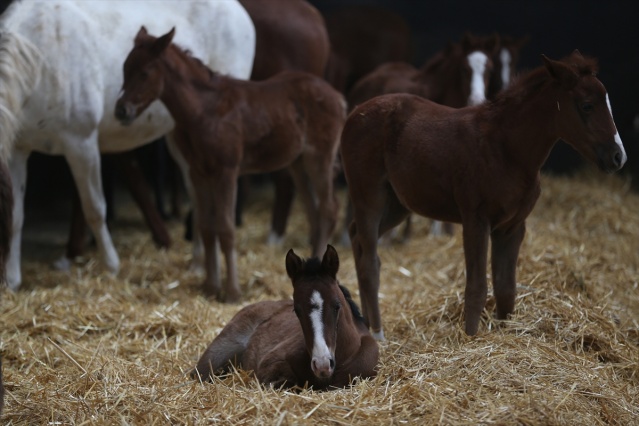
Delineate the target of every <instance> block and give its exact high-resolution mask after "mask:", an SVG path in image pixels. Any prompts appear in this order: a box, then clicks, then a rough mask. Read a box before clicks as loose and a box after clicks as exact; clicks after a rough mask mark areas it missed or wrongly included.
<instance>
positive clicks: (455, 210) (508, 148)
mask: <svg viewBox="0 0 639 426" xmlns="http://www.w3.org/2000/svg"><path fill="white" fill-rule="evenodd" d="M543 61H544V66H542V67H539V68H538V69H535V70H534V71H532V72H531V73H529V74H527V75H526V76H525V77H523V78H521V79H520V80H518V81H517V82H515V83H513V84H512V85H511V87H510V88H508V89H506V90H505V91H504V92H502V93H500V94H499V95H498V96H497V98H496V99H495V100H494V101H493V102H489V103H485V104H482V105H479V106H474V107H467V108H461V109H453V108H448V107H445V106H442V105H439V104H436V103H434V102H431V101H428V100H425V99H423V98H420V97H417V96H413V95H403V94H402V95H399V94H398V95H386V96H381V97H377V98H374V99H372V100H371V101H369V102H367V103H365V104H363V105H360V106H359V107H358V108H356V109H355V110H354V111H353V112H352V113H351V115H350V116H349V118H348V120H347V122H346V125H345V127H344V130H343V135H342V145H341V155H342V162H343V165H344V171H345V174H346V179H347V182H348V188H349V192H350V197H351V199H352V202H353V213H354V221H353V223H352V224H351V228H350V237H351V242H352V248H353V256H354V258H355V265H356V269H357V278H358V283H359V288H360V294H361V299H362V311H363V313H364V317H365V318H366V319H367V320H369V321H370V325H371V328H372V330H373V334H374V336H375V337H377V338H378V339H383V331H382V323H381V316H380V311H379V301H378V290H379V268H380V261H379V258H378V255H377V240H378V237H379V235H381V234H383V233H384V232H386V231H387V230H389V229H390V228H392V227H393V226H395V225H397V224H398V223H400V222H401V221H402V220H403V219H404V218H406V216H407V215H408V214H409V212H415V213H418V214H420V215H422V216H427V217H431V218H433V219H437V220H441V221H447V222H454V223H461V224H462V225H463V244H464V257H465V260H466V290H465V299H466V302H465V306H464V313H465V330H466V333H467V334H470V335H474V334H476V333H477V331H478V327H479V320H480V315H481V312H482V311H483V309H484V306H485V303H486V297H487V280H486V268H487V265H486V263H487V254H488V240H489V237H490V240H491V242H492V247H491V253H492V280H493V289H494V293H495V299H496V303H497V318H499V319H504V318H507V317H508V315H509V314H510V313H512V312H513V309H514V303H515V293H516V281H515V275H516V266H517V258H518V254H519V247H520V245H521V242H522V240H523V237H524V232H525V220H526V217H527V216H528V214H529V213H530V212H531V210H532V209H533V206H534V205H535V202H536V201H537V198H538V196H539V193H540V181H539V170H540V168H541V166H542V164H543V163H544V161H545V160H546V157H547V156H548V154H549V153H550V150H551V148H552V147H553V145H554V144H555V143H556V142H557V141H558V140H559V139H561V140H564V141H565V142H568V143H569V144H571V145H572V146H573V147H574V148H575V149H576V150H577V151H579V152H580V153H581V154H582V155H583V156H585V157H586V158H588V159H590V160H591V161H593V162H594V163H596V164H597V165H598V166H599V167H600V168H601V169H602V170H604V171H606V172H613V171H616V170H618V169H620V168H621V167H622V166H623V164H624V163H625V162H626V153H625V151H624V148H623V145H622V143H621V139H620V137H619V134H618V133H617V129H616V127H615V123H614V121H613V119H612V112H611V110H610V103H609V101H608V95H607V93H606V89H605V88H604V86H603V84H602V83H601V82H600V81H599V80H598V79H597V77H596V76H595V73H596V63H595V61H594V60H592V59H589V58H584V57H582V56H581V54H579V52H575V53H573V54H572V55H571V56H570V57H568V58H566V59H565V60H563V61H554V60H551V59H548V58H546V57H545V56H544V57H543Z"/></svg>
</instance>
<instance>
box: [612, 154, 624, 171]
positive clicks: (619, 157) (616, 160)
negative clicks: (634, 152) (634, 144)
mask: <svg viewBox="0 0 639 426" xmlns="http://www.w3.org/2000/svg"><path fill="white" fill-rule="evenodd" d="M622 159H623V157H622V155H621V152H616V153H615V155H614V157H613V159H612V162H613V163H614V165H615V167H617V168H620V167H621V161H622Z"/></svg>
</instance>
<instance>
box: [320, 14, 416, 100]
mask: <svg viewBox="0 0 639 426" xmlns="http://www.w3.org/2000/svg"><path fill="white" fill-rule="evenodd" d="M324 20H325V21H326V29H327V30H328V36H329V38H330V43H331V54H330V57H329V60H328V64H327V66H326V74H325V78H326V80H327V81H329V82H330V83H331V84H332V85H333V87H335V88H336V89H337V90H339V91H340V92H342V93H344V94H348V92H349V91H350V90H351V88H352V87H353V85H354V84H355V83H356V82H357V81H358V80H359V79H361V78H362V77H364V76H365V75H366V74H368V73H370V72H372V71H373V70H374V69H375V68H377V67H378V66H379V65H382V64H383V63H386V62H399V61H402V62H408V61H410V56H411V31H410V26H409V25H408V23H407V22H406V20H405V19H404V18H403V17H402V16H401V15H399V14H397V13H395V12H393V11H392V10H390V9H387V8H384V7H379V6H371V5H349V6H344V7H340V8H337V9H335V10H332V11H330V12H328V13H326V14H325V15H324Z"/></svg>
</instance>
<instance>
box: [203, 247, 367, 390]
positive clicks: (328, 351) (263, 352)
mask: <svg viewBox="0 0 639 426" xmlns="http://www.w3.org/2000/svg"><path fill="white" fill-rule="evenodd" d="M338 269H339V258H338V255H337V251H336V250H335V249H334V248H333V247H332V246H331V245H328V246H327V248H326V252H325V253H324V256H323V257H322V260H321V261H320V259H319V258H311V259H308V260H302V259H301V258H300V257H298V256H297V255H296V254H295V252H294V251H293V250H292V249H291V250H289V251H288V253H287V254H286V272H287V274H288V276H289V277H290V279H291V281H292V283H293V300H278V301H273V300H269V301H263V302H258V303H254V304H251V305H248V306H246V307H244V308H243V309H242V310H240V311H239V312H238V313H237V314H236V315H235V316H234V317H233V318H232V319H231V321H229V323H228V324H227V325H226V326H225V327H224V328H223V329H222V331H221V332H220V334H219V335H218V336H217V337H216V338H215V339H214V340H213V342H212V343H211V344H210V345H209V346H208V347H207V348H206V351H204V353H203V354H202V357H201V358H200V360H199V361H198V363H197V366H196V367H195V369H194V370H193V371H192V372H191V377H192V378H194V379H199V380H212V378H213V376H214V375H216V374H217V375H219V374H224V373H226V372H228V371H229V370H230V369H231V368H233V367H239V368H243V369H245V370H248V371H252V372H253V374H254V375H255V376H256V377H257V379H258V380H259V381H260V382H261V383H264V384H266V385H271V386H274V387H283V386H284V387H294V386H300V387H304V386H310V387H312V388H313V389H314V390H323V389H329V388H343V387H346V386H348V385H349V384H350V383H352V381H353V380H354V379H355V378H356V377H361V378H369V377H374V376H375V375H376V374H377V371H376V366H377V361H378V359H379V348H378V346H377V342H376V341H375V339H373V337H372V336H371V335H370V333H369V331H368V327H367V325H366V323H365V322H364V319H363V317H362V316H361V313H360V311H359V308H358V307H357V305H356V304H355V302H354V301H353V299H352V298H351V295H350V293H349V291H348V290H347V289H346V288H345V287H343V286H341V285H340V284H339V282H338V280H337V271H338Z"/></svg>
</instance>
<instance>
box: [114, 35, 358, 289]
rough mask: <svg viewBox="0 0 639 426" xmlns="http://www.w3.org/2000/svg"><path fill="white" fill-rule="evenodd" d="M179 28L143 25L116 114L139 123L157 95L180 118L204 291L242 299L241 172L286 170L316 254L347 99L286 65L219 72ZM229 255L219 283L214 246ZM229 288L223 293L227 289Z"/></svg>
mask: <svg viewBox="0 0 639 426" xmlns="http://www.w3.org/2000/svg"><path fill="white" fill-rule="evenodd" d="M174 34H175V28H173V29H172V30H171V31H169V32H168V33H166V34H164V35H163V36H161V37H158V38H156V37H154V36H152V35H150V34H148V32H147V31H146V28H145V27H142V28H141V29H140V31H139V32H138V34H137V35H136V36H135V45H134V47H133V49H132V50H131V52H130V53H129V55H128V56H127V57H126V60H125V61H124V66H123V74H124V83H123V85H122V94H121V96H120V97H119V98H118V101H117V103H116V106H115V115H116V117H117V118H118V120H120V121H121V122H122V123H124V124H126V123H130V122H133V121H134V120H135V119H136V118H137V117H138V116H139V115H140V114H141V113H142V112H143V111H144V110H145V109H146V107H147V106H148V105H149V104H150V103H151V102H153V101H155V100H157V99H159V100H161V101H162V103H163V104H164V105H165V106H166V107H167V108H168V109H169V111H170V112H171V114H172V116H173V118H174V120H175V121H176V143H177V144H178V146H179V148H180V151H181V153H182V155H183V156H184V157H185V158H186V160H187V162H188V163H189V166H190V167H189V169H190V178H191V180H192V182H193V186H194V188H195V191H196V194H197V195H196V200H195V201H196V202H195V207H196V212H197V214H196V216H195V218H197V217H201V218H202V220H201V221H199V225H198V224H196V225H195V229H199V231H200V234H201V237H202V240H203V243H204V253H205V265H204V267H205V271H206V277H205V279H204V282H203V285H202V288H203V290H204V292H205V293H206V294H207V295H209V296H215V297H216V298H217V299H218V300H220V301H229V302H233V301H236V300H238V299H239V297H240V289H239V286H238V284H237V265H236V262H237V261H236V257H237V256H236V251H235V247H234V240H235V227H234V222H233V219H234V217H235V211H234V210H235V198H236V188H237V178H238V176H240V175H243V174H248V173H262V172H268V171H273V170H279V169H282V168H284V167H288V169H289V171H290V172H291V174H292V176H293V180H294V181H295V185H296V188H297V189H298V191H299V192H300V195H301V197H302V201H303V202H304V204H305V205H306V213H307V216H308V219H309V224H310V231H311V232H310V233H311V237H310V241H311V246H312V250H313V254H314V255H316V256H317V255H319V252H320V250H321V248H322V247H324V246H326V244H327V243H328V239H329V237H330V235H331V233H332V232H333V229H334V227H335V221H336V216H337V199H336V197H335V194H334V193H333V172H332V170H333V164H334V162H335V157H336V155H337V150H338V144H339V135H340V131H341V129H342V126H343V124H344V121H345V119H346V105H345V101H344V98H343V96H342V95H341V94H340V93H339V92H337V91H336V90H335V89H333V88H332V87H331V86H330V85H329V84H328V83H326V82H325V81H324V80H322V79H321V78H320V77H317V76H314V75H312V74H309V73H305V72H299V71H287V72H283V73H279V74H277V75H276V76H274V77H272V78H270V79H268V80H264V81H260V82H254V81H241V80H237V79H233V78H231V77H228V76H224V75H221V74H218V73H214V72H212V71H211V70H210V69H209V68H207V67H206V66H204V65H203V64H202V63H201V61H199V60H198V59H196V58H195V57H193V56H191V55H189V54H188V52H185V51H183V50H182V49H181V48H179V47H177V46H176V45H175V44H172V43H171V42H172V40H173V36H174ZM218 243H219V245H220V248H221V250H222V252H223V253H224V256H225V259H226V271H227V279H226V281H225V285H224V289H222V288H221V286H220V278H219V267H218V263H217V255H216V252H217V250H216V246H217V244H218ZM222 290H223V291H222Z"/></svg>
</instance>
